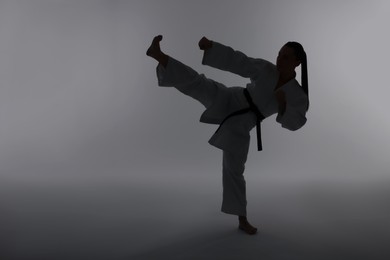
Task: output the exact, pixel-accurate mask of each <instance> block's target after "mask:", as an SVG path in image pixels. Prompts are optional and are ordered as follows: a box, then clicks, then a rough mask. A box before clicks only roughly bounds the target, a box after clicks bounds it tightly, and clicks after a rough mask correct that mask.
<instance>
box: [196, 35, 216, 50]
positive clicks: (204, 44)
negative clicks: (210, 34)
mask: <svg viewBox="0 0 390 260" xmlns="http://www.w3.org/2000/svg"><path fill="white" fill-rule="evenodd" d="M212 46H213V42H212V41H210V40H209V39H207V38H206V37H202V39H200V41H199V48H200V49H201V50H204V51H205V50H207V49H210V48H211V47H212Z"/></svg>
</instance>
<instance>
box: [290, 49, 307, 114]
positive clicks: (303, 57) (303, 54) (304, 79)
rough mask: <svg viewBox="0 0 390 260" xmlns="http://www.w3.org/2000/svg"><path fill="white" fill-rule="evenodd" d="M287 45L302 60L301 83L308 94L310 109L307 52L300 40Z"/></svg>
mask: <svg viewBox="0 0 390 260" xmlns="http://www.w3.org/2000/svg"><path fill="white" fill-rule="evenodd" d="M286 46H288V47H290V48H293V49H294V52H295V55H296V56H297V58H298V60H300V61H301V84H302V89H303V91H304V92H305V94H306V95H307V102H308V103H307V108H306V110H309V83H308V77H307V56H306V52H305V50H304V49H303V46H302V45H301V44H300V43H298V42H288V43H286Z"/></svg>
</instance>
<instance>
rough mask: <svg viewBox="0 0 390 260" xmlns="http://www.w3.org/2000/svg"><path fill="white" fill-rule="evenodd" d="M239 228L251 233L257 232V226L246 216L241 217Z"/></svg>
mask: <svg viewBox="0 0 390 260" xmlns="http://www.w3.org/2000/svg"><path fill="white" fill-rule="evenodd" d="M238 228H239V229H241V230H242V231H244V232H245V233H247V234H249V235H254V234H256V233H257V228H255V227H254V226H252V225H251V224H250V223H249V222H248V220H247V219H246V218H245V219H240V225H239V226H238Z"/></svg>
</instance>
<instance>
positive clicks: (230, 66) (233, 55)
mask: <svg viewBox="0 0 390 260" xmlns="http://www.w3.org/2000/svg"><path fill="white" fill-rule="evenodd" d="M199 48H200V49H201V50H204V55H203V60H202V64H204V65H209V66H211V67H214V68H217V69H221V70H225V71H229V72H232V73H234V74H238V75H240V76H242V77H244V78H254V77H255V75H256V73H257V72H258V70H259V66H258V65H259V64H258V62H257V64H256V63H255V62H254V61H255V59H253V58H250V57H247V56H246V55H245V54H244V53H242V52H240V51H235V50H233V49H232V48H230V47H228V46H225V45H223V44H220V43H218V42H214V41H210V40H209V39H207V38H206V37H203V38H202V39H201V40H200V41H199Z"/></svg>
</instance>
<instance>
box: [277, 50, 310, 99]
mask: <svg viewBox="0 0 390 260" xmlns="http://www.w3.org/2000/svg"><path fill="white" fill-rule="evenodd" d="M299 65H301V66H302V68H301V73H302V75H301V77H302V78H301V85H302V88H303V91H304V92H305V93H306V95H307V96H308V97H309V86H308V79H307V57H306V52H305V50H304V49H303V47H302V45H301V44H300V43H298V42H287V43H286V44H285V45H284V46H283V47H282V48H281V49H280V51H279V55H278V58H277V60H276V67H277V69H278V71H279V72H280V73H286V74H289V73H291V74H292V73H294V74H295V68H296V67H298V66H299Z"/></svg>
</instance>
